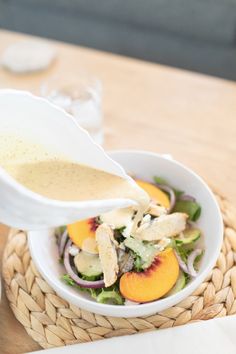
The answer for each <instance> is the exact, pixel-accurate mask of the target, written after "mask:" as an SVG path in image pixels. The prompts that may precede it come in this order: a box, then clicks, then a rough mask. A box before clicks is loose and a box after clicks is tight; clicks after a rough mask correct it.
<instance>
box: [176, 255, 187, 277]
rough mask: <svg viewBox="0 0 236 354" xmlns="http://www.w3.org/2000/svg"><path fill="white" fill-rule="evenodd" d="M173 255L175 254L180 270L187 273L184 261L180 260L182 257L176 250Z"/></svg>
mask: <svg viewBox="0 0 236 354" xmlns="http://www.w3.org/2000/svg"><path fill="white" fill-rule="evenodd" d="M175 255H176V258H177V260H178V263H179V266H180V268H181V269H182V271H183V272H184V273H187V274H189V271H188V267H187V265H186V264H185V263H184V261H183V260H182V258H181V257H180V256H179V254H178V253H177V252H176V251H175Z"/></svg>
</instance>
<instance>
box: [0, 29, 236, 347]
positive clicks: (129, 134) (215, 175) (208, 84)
mask: <svg viewBox="0 0 236 354" xmlns="http://www.w3.org/2000/svg"><path fill="white" fill-rule="evenodd" d="M24 38H27V37H26V36H25V35H22V34H16V33H10V32H6V31H0V56H1V55H2V52H3V51H4V49H5V48H6V47H7V46H8V45H9V44H11V43H14V42H16V41H18V40H21V39H24ZM53 45H54V46H55V48H56V50H57V59H56V61H55V63H54V64H53V65H52V66H51V67H50V68H49V69H48V70H46V71H44V72H42V73H35V74H30V75H14V74H12V73H9V72H8V71H6V70H4V69H2V68H0V86H1V87H3V88H6V87H9V88H19V89H26V90H30V91H32V92H34V93H39V90H40V85H41V84H42V82H43V81H45V80H47V79H48V78H49V77H50V76H53V75H55V74H57V73H60V74H61V73H63V74H64V75H69V74H70V73H71V74H73V75H76V73H78V72H79V71H80V69H81V68H82V69H85V70H86V71H88V72H89V73H92V74H93V75H95V76H96V77H98V78H100V79H101V81H102V83H103V87H104V104H103V109H104V121H105V127H106V131H105V144H104V146H105V148H107V149H121V148H125V149H127V148H129V149H130V148H131V149H142V150H145V149H146V150H151V151H154V152H160V153H170V154H172V155H173V156H174V158H175V159H177V160H179V161H181V162H183V163H184V164H186V165H188V166H189V167H191V168H192V169H194V170H195V171H196V172H197V173H199V174H200V175H201V176H202V177H203V178H205V179H206V180H207V181H209V182H210V183H211V184H213V185H214V186H216V187H217V188H218V189H219V190H221V191H222V192H223V193H224V195H226V196H227V197H228V198H229V199H230V200H231V201H232V202H234V203H235V204H236V188H235V183H236V83H234V82H230V81H226V80H222V79H218V78H213V77H209V76H205V75H200V74H195V73H192V72H188V71H184V70H179V69H174V68H170V67H165V66H161V65H157V64H151V63H148V62H143V61H139V60H134V59H130V58H125V57H121V56H117V55H112V54H108V53H103V52H99V51H95V50H90V49H85V48H81V47H78V46H73V45H68V44H65V43H59V42H53ZM0 233H1V235H0V253H2V251H3V247H4V243H5V241H6V233H7V228H6V227H4V226H2V227H1V228H0ZM38 348H39V346H38V345H37V344H36V343H35V342H34V341H33V340H32V339H31V338H30V337H29V336H28V335H27V333H26V332H25V330H24V329H23V327H22V326H21V325H20V324H19V323H18V322H17V321H16V320H15V318H14V316H13V314H12V313H11V311H10V309H9V307H8V305H7V301H6V299H5V296H4V294H3V299H2V302H1V305H0V352H1V353H2V354H6V353H10V354H17V353H23V352H27V351H33V350H36V349H38Z"/></svg>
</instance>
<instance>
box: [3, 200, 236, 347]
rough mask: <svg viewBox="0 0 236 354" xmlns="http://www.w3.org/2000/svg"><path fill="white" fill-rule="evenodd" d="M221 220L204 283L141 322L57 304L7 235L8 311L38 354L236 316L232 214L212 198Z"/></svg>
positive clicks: (21, 247) (17, 238) (15, 236)
mask: <svg viewBox="0 0 236 354" xmlns="http://www.w3.org/2000/svg"><path fill="white" fill-rule="evenodd" d="M216 197H217V199H218V202H219V204H220V207H221V211H222V215H223V218H224V225H225V233H224V243H223V245H222V250H221V253H220V256H219V258H218V261H217V264H216V266H215V268H214V269H213V271H212V272H211V274H210V275H209V276H208V278H207V279H206V280H205V281H204V282H203V283H202V284H201V285H200V286H199V288H198V289H197V290H196V291H195V292H194V293H193V294H192V295H191V296H189V297H188V298H186V299H185V300H183V301H182V302H181V303H179V304H177V305H176V306H174V307H172V308H169V309H168V310H165V311H162V312H160V313H156V314H154V315H152V316H148V317H142V318H140V317H139V318H128V319H125V318H115V317H105V316H100V315H96V314H93V313H90V312H87V311H84V310H82V309H79V308H77V307H75V306H73V305H70V304H68V303H67V302H66V301H64V300H63V299H61V298H60V297H59V296H57V294H56V293H55V292H54V290H52V288H51V287H50V286H49V285H48V284H47V283H46V282H45V280H44V279H43V278H42V277H41V276H40V274H39V273H38V271H37V269H36V268H35V266H34V263H33V261H32V259H31V257H30V253H29V250H28V246H27V235H26V233H24V232H22V231H19V230H11V232H10V234H9V239H8V243H7V245H6V248H5V252H4V257H3V277H4V280H5V287H6V294H7V297H8V300H9V302H10V306H11V308H12V310H13V312H14V314H15V316H16V318H17V319H18V321H20V322H21V324H22V325H23V326H24V327H25V329H26V331H27V332H28V334H29V335H30V336H31V337H32V338H33V339H34V340H35V341H36V342H38V343H39V344H40V345H41V346H42V347H43V348H50V347H55V346H62V345H66V344H72V343H80V342H88V341H94V340H97V339H102V338H109V337H113V336H120V335H127V334H133V333H138V332H145V331H149V330H154V329H156V328H167V327H172V326H178V325H182V324H185V323H187V322H192V321H196V320H207V319H210V318H213V317H220V316H226V315H232V314H234V313H236V208H234V207H233V206H232V205H231V204H230V203H229V202H228V201H227V200H226V199H225V198H223V197H222V196H220V195H219V194H218V193H216Z"/></svg>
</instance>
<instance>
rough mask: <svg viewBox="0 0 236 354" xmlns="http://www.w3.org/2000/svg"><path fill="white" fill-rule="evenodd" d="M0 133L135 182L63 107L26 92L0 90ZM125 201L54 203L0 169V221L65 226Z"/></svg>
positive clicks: (23, 226) (14, 224) (19, 225)
mask: <svg viewBox="0 0 236 354" xmlns="http://www.w3.org/2000/svg"><path fill="white" fill-rule="evenodd" d="M0 133H1V135H2V134H5V133H6V134H8V135H9V134H14V135H19V136H20V137H23V138H26V139H30V140H32V139H33V141H34V142H35V143H39V144H41V145H44V146H45V147H46V148H48V149H49V150H52V151H55V152H58V153H62V154H63V155H64V156H66V157H68V158H69V159H71V160H73V161H74V162H78V163H81V164H85V165H88V166H91V167H94V168H97V169H101V170H104V171H106V172H109V173H112V174H115V175H118V176H120V177H123V178H125V179H127V180H129V182H130V183H132V184H133V185H135V186H136V187H137V188H139V187H138V186H137V185H136V183H135V182H134V181H133V180H132V179H131V178H130V177H129V176H127V175H126V173H125V171H124V169H123V168H122V167H121V166H120V165H119V164H117V163H116V162H115V161H113V160H112V159H111V158H110V157H109V156H108V155H107V154H106V153H105V152H104V150H103V149H102V148H101V147H100V146H98V145H97V144H95V143H94V142H93V140H92V139H91V138H90V136H89V135H88V133H87V132H86V131H85V130H83V129H82V128H81V127H80V126H79V125H78V124H77V123H76V121H75V120H74V119H73V118H72V117H71V116H70V115H68V114H67V113H65V112H64V111H63V110H62V109H60V108H58V107H56V106H54V105H53V104H51V103H49V102H48V101H47V100H45V99H43V98H39V97H36V96H33V95H32V94H30V93H28V92H24V91H16V90H0ZM134 204H135V203H134V201H132V200H129V199H109V200H90V201H83V202H82V201H78V202H67V201H56V200H51V199H48V198H46V197H43V196H41V195H39V194H36V193H34V192H32V191H30V190H29V189H27V188H25V187H24V186H22V185H21V184H19V183H18V182H17V181H16V180H14V179H13V178H12V177H11V176H9V175H8V174H7V172H6V171H5V170H3V169H2V168H1V167H0V222H2V223H5V224H7V225H10V226H12V227H16V228H20V229H24V230H29V229H30V230H33V229H41V228H48V227H54V226H59V225H64V224H68V223H71V222H74V221H76V220H81V219H85V218H88V217H93V216H96V215H99V214H101V213H104V212H107V211H110V210H112V209H115V208H121V207H126V206H129V205H134Z"/></svg>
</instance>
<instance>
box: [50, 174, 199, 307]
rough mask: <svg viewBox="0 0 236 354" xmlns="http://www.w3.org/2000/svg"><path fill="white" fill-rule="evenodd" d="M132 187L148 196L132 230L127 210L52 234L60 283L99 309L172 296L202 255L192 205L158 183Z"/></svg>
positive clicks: (162, 181)
mask: <svg viewBox="0 0 236 354" xmlns="http://www.w3.org/2000/svg"><path fill="white" fill-rule="evenodd" d="M136 182H137V184H138V185H139V186H140V187H141V188H143V189H144V190H145V191H146V192H147V193H148V194H149V196H150V204H149V207H148V209H147V210H146V212H145V214H144V215H143V217H142V219H141V220H140V221H139V223H138V225H137V227H135V228H134V219H135V214H136V211H135V209H134V208H133V207H129V208H125V209H118V210H114V211H111V212H108V213H105V214H102V215H99V216H98V217H96V218H91V219H87V220H82V221H78V222H76V223H74V224H71V225H67V226H63V227H60V228H59V229H57V230H56V232H55V236H56V239H57V243H58V251H59V261H60V262H61V263H62V264H63V265H64V269H65V274H63V275H62V276H61V279H62V281H64V282H65V283H66V284H67V285H68V286H72V287H74V288H75V289H78V290H80V291H85V292H87V293H88V294H90V296H91V297H92V298H93V299H95V300H96V301H97V302H99V303H107V304H114V305H132V304H143V303H146V302H150V301H154V300H157V299H160V298H163V297H167V296H170V295H173V294H175V293H177V292H179V291H180V290H182V289H183V288H185V287H186V285H187V284H188V282H189V281H190V280H191V279H192V278H195V277H196V276H197V273H198V267H199V264H200V261H201V258H202V256H203V254H204V242H203V233H202V231H201V230H200V228H199V227H198V226H197V224H196V222H197V220H198V219H199V217H200V214H201V206H200V204H199V203H198V202H197V200H196V199H195V198H194V197H192V196H190V195H187V194H185V192H184V191H180V190H176V189H175V188H173V187H172V186H171V185H170V184H169V183H168V181H166V180H165V179H163V178H160V177H156V176H155V177H154V178H153V182H152V183H150V182H146V181H144V180H139V179H136Z"/></svg>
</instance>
